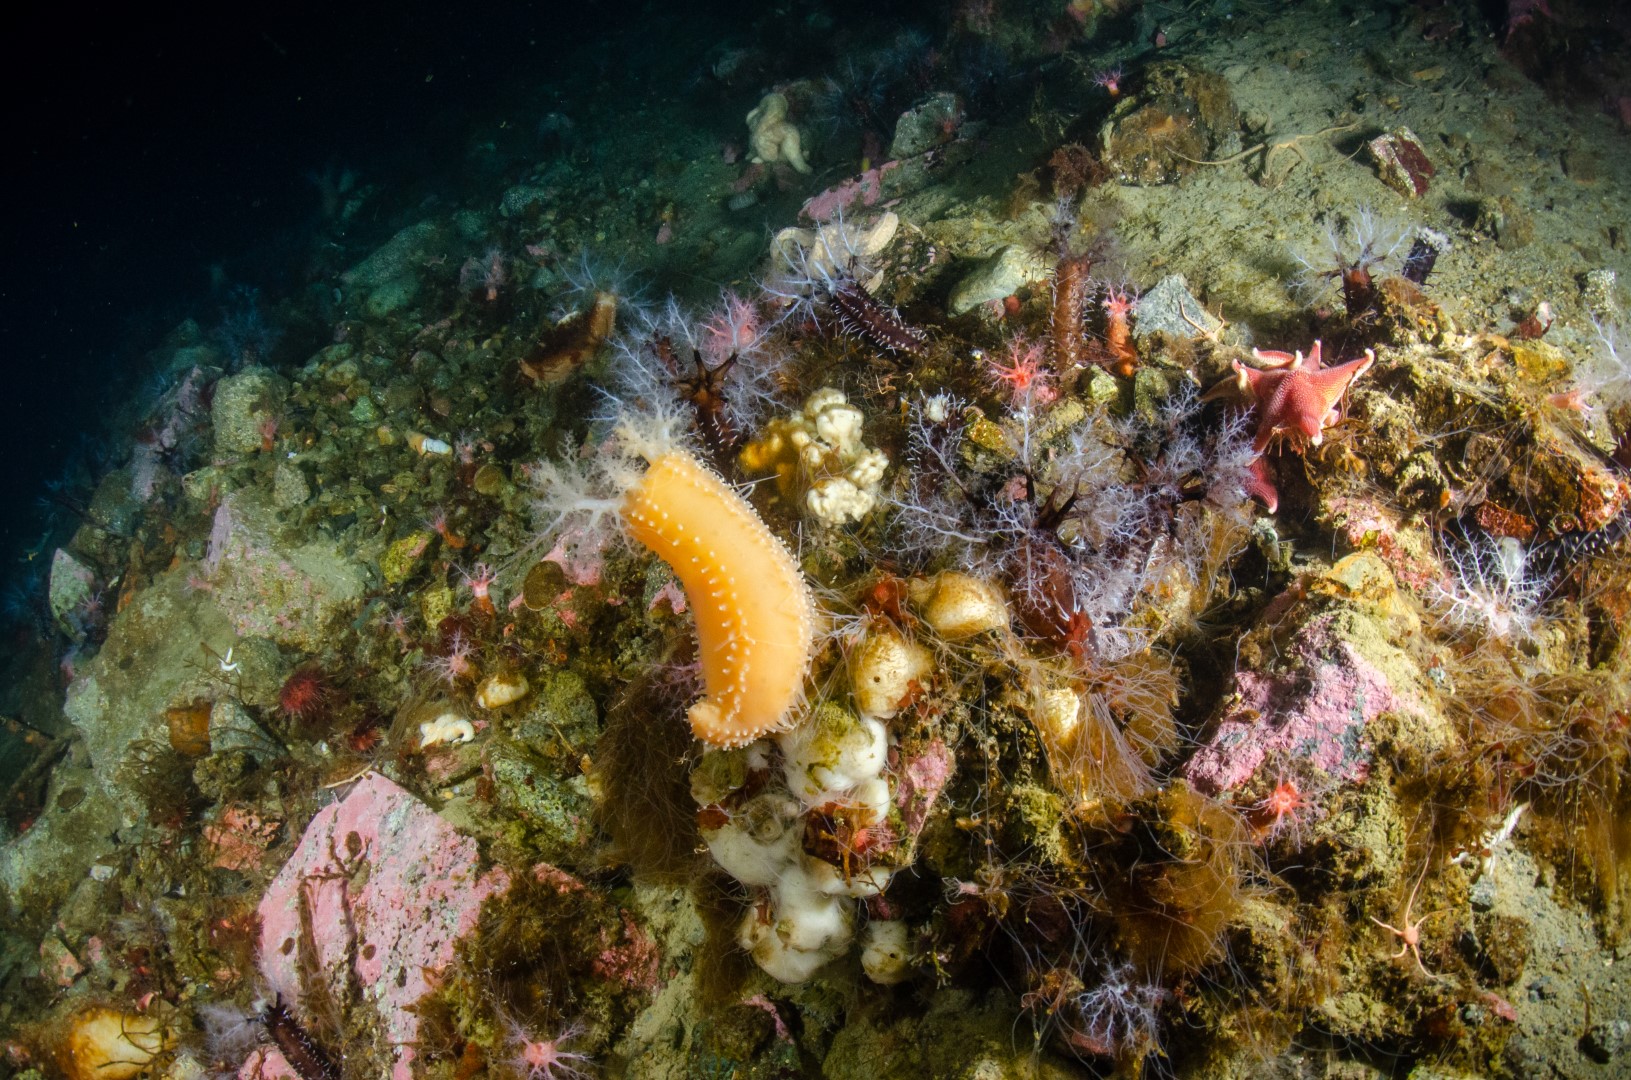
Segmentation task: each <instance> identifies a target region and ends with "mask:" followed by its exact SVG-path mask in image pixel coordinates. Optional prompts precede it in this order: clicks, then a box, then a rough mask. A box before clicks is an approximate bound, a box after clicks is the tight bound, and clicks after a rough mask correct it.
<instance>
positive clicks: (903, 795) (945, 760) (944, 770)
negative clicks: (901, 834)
mask: <svg viewBox="0 0 1631 1080" xmlns="http://www.w3.org/2000/svg"><path fill="white" fill-rule="evenodd" d="M951 771H952V758H951V751H950V750H949V749H947V747H946V744H945V743H943V742H941V741H940V740H939V739H933V740H931V741H930V742H928V743H927V744H925V745H924V746H921V747H918V748H917V749H916V750H915V751H914V752H913V753H912V754H911V755H910V756H909V757H908V758H907V759H906V760H905V761H904V762H903V763H902V765H901V766H900V772H899V775H898V778H897V780H896V787H895V805H896V806H898V807H900V816H901V824H902V826H903V827H904V829H905V832H906V835H907V837H908V838H912V839H915V838H916V837H917V834H918V833H919V832H921V831H922V830H923V824H924V822H926V821H927V820H928V818H929V811H930V810H932V809H934V804H935V800H936V799H938V798H940V792H941V791H942V790H943V789H944V788H945V786H946V781H948V780H950V779H951Z"/></svg>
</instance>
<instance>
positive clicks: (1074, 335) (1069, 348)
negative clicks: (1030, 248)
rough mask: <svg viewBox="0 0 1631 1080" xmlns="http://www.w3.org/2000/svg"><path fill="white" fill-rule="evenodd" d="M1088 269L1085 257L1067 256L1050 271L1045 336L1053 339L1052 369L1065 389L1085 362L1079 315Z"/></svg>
mask: <svg viewBox="0 0 1631 1080" xmlns="http://www.w3.org/2000/svg"><path fill="white" fill-rule="evenodd" d="M1091 266H1092V261H1091V260H1090V259H1088V258H1087V256H1085V255H1066V256H1065V257H1064V258H1062V259H1060V260H1059V263H1058V265H1057V266H1055V267H1054V270H1053V313H1052V314H1053V317H1052V321H1051V323H1050V325H1049V329H1048V333H1049V336H1050V337H1052V339H1053V364H1054V369H1055V371H1056V372H1057V373H1058V375H1059V383H1060V385H1061V386H1065V387H1069V386H1070V385H1071V384H1073V383H1074V382H1075V381H1076V373H1077V372H1078V371H1080V370H1081V369H1082V367H1083V366H1085V364H1086V363H1087V356H1086V346H1085V344H1084V340H1083V338H1082V315H1083V307H1084V306H1085V305H1086V303H1087V271H1088V268H1089V267H1091Z"/></svg>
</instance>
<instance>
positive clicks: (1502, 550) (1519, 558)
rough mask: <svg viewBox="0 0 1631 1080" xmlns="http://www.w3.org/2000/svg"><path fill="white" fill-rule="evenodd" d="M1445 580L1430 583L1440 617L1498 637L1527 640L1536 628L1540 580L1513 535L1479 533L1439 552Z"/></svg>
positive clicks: (1541, 595)
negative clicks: (1444, 565)
mask: <svg viewBox="0 0 1631 1080" xmlns="http://www.w3.org/2000/svg"><path fill="white" fill-rule="evenodd" d="M1445 561H1446V563H1447V567H1448V570H1449V571H1450V573H1449V580H1448V581H1447V582H1445V583H1441V584H1438V585H1436V586H1435V587H1434V592H1433V598H1432V599H1433V603H1434V606H1435V607H1437V608H1438V609H1439V611H1440V615H1441V618H1442V620H1443V622H1444V623H1445V624H1446V625H1448V626H1451V627H1454V628H1457V629H1462V630H1470V631H1473V632H1475V633H1480V634H1483V635H1485V636H1487V637H1490V638H1495V639H1498V640H1502V641H1517V642H1521V641H1529V640H1532V639H1533V638H1534V637H1535V635H1536V633H1537V632H1538V631H1539V629H1540V620H1541V613H1540V608H1541V604H1542V603H1543V602H1544V601H1545V599H1546V595H1547V588H1548V583H1547V581H1546V579H1545V578H1544V577H1542V576H1540V575H1539V574H1537V573H1535V572H1534V569H1533V568H1532V567H1531V566H1530V565H1529V556H1528V552H1526V551H1525V550H1524V548H1523V544H1522V543H1521V542H1520V541H1518V540H1517V539H1516V538H1515V537H1511V536H1506V537H1501V538H1499V539H1496V538H1493V537H1490V536H1487V535H1484V534H1479V535H1477V536H1474V537H1473V538H1472V539H1470V540H1469V541H1468V543H1467V546H1466V547H1465V548H1464V549H1462V550H1454V549H1452V550H1450V551H1448V552H1447V553H1446V555H1445Z"/></svg>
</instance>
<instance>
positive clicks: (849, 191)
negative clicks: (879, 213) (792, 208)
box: [799, 161, 900, 224]
mask: <svg viewBox="0 0 1631 1080" xmlns="http://www.w3.org/2000/svg"><path fill="white" fill-rule="evenodd" d="M899 166H900V162H898V161H886V162H884V163H883V164H882V165H878V166H875V167H874V168H871V169H868V170H867V171H866V172H864V173H861V174H860V175H859V176H852V177H850V178H849V179H848V180H841V181H839V182H838V183H836V184H834V185H833V186H832V187H830V188H828V189H827V190H826V191H823V192H822V193H821V194H819V195H815V196H812V197H811V198H810V199H809V200H807V201H806V202H805V204H804V206H803V208H802V209H800V210H799V214H800V215H801V216H803V217H804V218H805V219H807V220H809V221H813V222H815V223H817V224H820V223H821V222H824V221H831V220H833V219H834V218H836V217H838V216H839V215H840V214H844V213H848V212H849V211H850V210H852V209H854V207H855V205H856V204H857V203H859V204H860V205H861V206H875V205H877V202H878V200H879V199H880V198H882V197H883V194H884V183H883V181H884V175H885V174H886V173H888V172H889V170H891V169H894V168H898V167H899Z"/></svg>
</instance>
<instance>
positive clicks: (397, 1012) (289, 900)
mask: <svg viewBox="0 0 1631 1080" xmlns="http://www.w3.org/2000/svg"><path fill="white" fill-rule="evenodd" d="M479 864H480V856H479V853H478V851H477V847H476V842H475V841H474V840H473V839H471V838H469V837H467V836H461V835H460V834H459V833H458V832H457V831H455V830H454V828H453V826H451V825H449V824H448V823H447V822H445V821H443V820H442V819H441V818H440V817H438V816H437V815H436V813H435V812H434V811H433V810H431V809H430V808H429V807H428V806H426V805H425V804H423V803H421V802H420V801H419V800H418V799H416V798H414V796H413V795H411V794H409V793H408V792H407V791H406V790H404V789H403V788H401V787H399V786H397V785H396V784H394V783H392V782H391V781H389V780H387V779H386V778H385V777H383V776H379V775H377V774H370V775H368V776H366V777H364V778H363V779H362V780H360V781H358V783H357V785H356V786H355V787H354V788H352V790H351V793H350V794H348V795H347V796H346V797H345V798H344V799H343V800H341V801H340V802H338V803H335V804H333V805H331V806H327V807H324V808H323V809H322V810H321V811H319V812H318V814H317V816H316V817H314V818H312V820H311V823H310V824H309V825H307V826H306V831H305V833H304V835H302V836H301V838H300V844H299V846H298V847H296V849H295V852H294V854H293V855H292V856H290V858H289V861H288V862H287V863H286V864H284V867H283V869H282V870H281V871H279V872H278V876H277V878H276V880H274V881H273V882H272V884H271V886H270V887H269V888H268V889H267V890H266V895H265V896H264V897H262V898H261V902H260V908H259V914H260V919H261V937H260V968H261V973H262V974H263V975H264V976H265V977H266V983H267V987H268V989H269V990H270V991H272V992H274V993H279V994H282V995H283V998H284V1000H285V1001H287V1002H289V1003H290V1005H291V1007H292V1008H294V1009H295V1011H296V1012H297V1013H301V1012H302V1011H303V1009H302V1002H301V990H302V982H301V976H300V973H299V970H298V964H299V961H300V958H301V957H302V956H303V955H306V956H311V957H314V958H315V961H316V964H317V967H318V969H319V971H320V973H321V978H323V979H324V980H325V981H326V983H327V985H328V989H329V993H330V995H331V996H333V997H335V998H338V997H339V996H341V993H342V991H343V989H344V987H345V986H346V985H347V983H348V982H349V981H350V980H351V979H355V983H356V985H357V986H358V987H359V988H360V990H361V991H362V995H363V997H364V999H365V1000H367V1001H369V1002H371V1003H372V1004H373V1006H374V1008H375V1010H376V1011H377V1013H378V1016H379V1027H380V1030H381V1032H382V1033H383V1036H384V1038H385V1039H386V1040H387V1041H388V1042H389V1044H390V1045H391V1046H392V1047H393V1048H394V1049H395V1054H396V1060H395V1062H394V1065H393V1068H392V1076H393V1077H394V1078H395V1080H408V1078H409V1077H411V1076H412V1075H413V1074H412V1071H411V1070H410V1069H409V1063H410V1062H411V1061H412V1060H413V1057H414V1049H413V1047H414V1043H415V1040H416V1039H417V1037H418V1028H419V1020H418V1017H417V1015H416V1014H415V1013H414V1011H413V1009H412V1006H413V1005H414V1004H415V1003H417V1002H418V1001H419V999H420V998H422V997H424V996H425V995H426V994H427V993H429V992H430V991H431V990H432V989H434V986H433V983H432V980H433V979H434V977H435V974H436V973H437V972H439V971H441V970H442V969H443V968H445V967H446V966H447V965H448V964H449V963H451V962H452V960H453V955H454V953H453V950H454V944H455V943H456V942H457V941H458V940H459V939H460V938H462V937H463V936H464V935H466V934H468V933H469V932H470V931H471V929H472V928H474V926H475V925H476V919H477V916H478V915H479V913H480V911H481V905H482V902H483V901H484V900H486V899H487V898H488V897H490V896H495V895H498V894H501V893H504V892H507V891H508V890H509V887H510V881H509V877H508V876H507V875H506V874H505V873H504V871H503V870H501V869H493V870H489V871H487V872H486V873H482V872H481V871H480V865H479Z"/></svg>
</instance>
